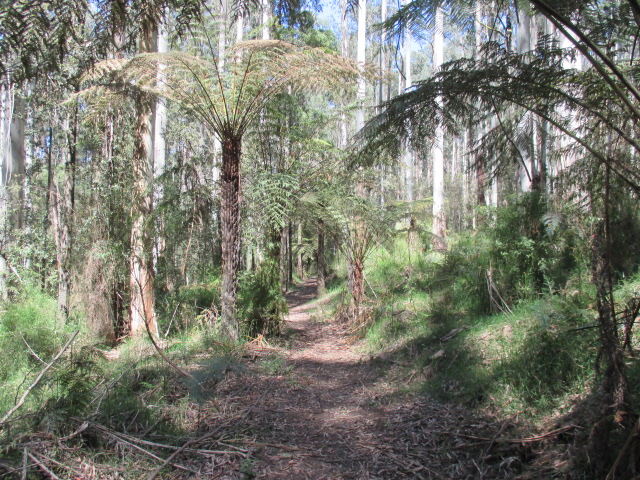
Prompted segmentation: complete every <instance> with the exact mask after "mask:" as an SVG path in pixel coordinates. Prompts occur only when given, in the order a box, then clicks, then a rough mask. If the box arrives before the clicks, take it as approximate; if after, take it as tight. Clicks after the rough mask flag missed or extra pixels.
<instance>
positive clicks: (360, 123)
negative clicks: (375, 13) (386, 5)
mask: <svg viewBox="0 0 640 480" xmlns="http://www.w3.org/2000/svg"><path fill="white" fill-rule="evenodd" d="M357 46H358V51H357V56H356V61H357V62H358V68H359V69H360V70H361V71H364V64H365V62H366V48H367V0H358V45H357ZM366 94H367V85H366V82H365V78H364V75H363V74H361V75H360V76H359V77H358V90H357V92H356V102H357V104H358V109H357V110H356V131H360V130H361V129H362V127H364V100H365V96H366Z"/></svg>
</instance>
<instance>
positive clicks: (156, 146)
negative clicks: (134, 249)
mask: <svg viewBox="0 0 640 480" xmlns="http://www.w3.org/2000/svg"><path fill="white" fill-rule="evenodd" d="M157 35H158V38H157V41H156V45H157V49H156V50H157V51H158V53H165V52H167V51H169V41H168V40H169V39H168V32H167V15H166V11H163V14H162V18H161V20H160V22H159V23H158V32H157ZM165 69H166V65H164V64H160V65H158V75H157V77H158V85H163V84H164V82H165V81H166V72H165ZM166 128H167V105H166V101H165V99H164V98H158V99H157V100H156V103H155V105H154V110H153V175H154V180H155V179H158V178H159V177H160V176H162V174H163V173H164V171H165V164H166V141H165V131H166ZM163 195H164V191H163V189H162V184H161V183H160V182H156V181H154V197H155V198H154V204H156V205H157V204H160V202H161V201H162V197H163ZM158 227H159V228H157V229H156V228H154V242H153V243H154V249H153V270H154V271H155V270H156V266H157V263H158V258H159V256H160V255H161V253H162V250H163V249H164V245H165V239H164V238H163V237H162V233H161V230H162V228H161V225H159V226H158Z"/></svg>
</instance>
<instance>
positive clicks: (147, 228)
mask: <svg viewBox="0 0 640 480" xmlns="http://www.w3.org/2000/svg"><path fill="white" fill-rule="evenodd" d="M136 114H137V117H138V121H137V125H136V132H135V151H134V159H133V176H134V183H133V195H132V197H133V198H132V200H133V201H132V208H131V215H132V225H131V253H130V257H129V267H130V280H129V282H130V288H131V304H130V309H129V318H130V332H131V335H134V336H137V335H141V334H144V333H145V332H146V331H147V327H148V328H149V331H150V332H151V333H152V334H153V335H155V336H156V337H157V336H158V327H157V324H156V315H155V299H154V293H153V265H152V255H151V253H152V250H153V223H152V214H153V193H152V185H153V141H152V138H153V137H152V125H153V123H152V100H151V98H150V97H149V96H148V95H146V94H143V93H139V94H138V96H137V99H136Z"/></svg>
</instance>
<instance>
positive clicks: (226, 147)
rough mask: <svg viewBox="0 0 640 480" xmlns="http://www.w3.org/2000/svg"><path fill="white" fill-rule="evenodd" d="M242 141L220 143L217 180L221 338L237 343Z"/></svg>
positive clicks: (238, 333) (234, 138) (227, 140)
mask: <svg viewBox="0 0 640 480" xmlns="http://www.w3.org/2000/svg"><path fill="white" fill-rule="evenodd" d="M241 152H242V138H241V137H233V136H229V137H227V138H225V139H224V140H223V141H222V175H221V178H220V227H221V230H222V302H221V303H222V314H221V330H222V332H221V333H222V335H224V336H226V337H228V338H230V339H231V340H237V339H238V338H239V335H240V325H239V322H238V319H237V317H236V301H237V298H238V268H239V267H240V157H241Z"/></svg>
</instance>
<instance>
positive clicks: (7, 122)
mask: <svg viewBox="0 0 640 480" xmlns="http://www.w3.org/2000/svg"><path fill="white" fill-rule="evenodd" d="M13 99H14V85H13V84H12V83H10V82H9V80H8V79H3V81H2V83H0V161H1V162H2V164H1V165H0V299H1V300H7V298H8V288H7V276H8V273H9V267H8V264H7V258H6V253H5V251H6V247H7V245H6V242H7V240H8V239H7V237H6V232H7V229H8V222H7V221H8V218H7V215H8V214H9V192H8V190H7V187H8V184H9V182H10V180H11V171H12V165H11V119H12V118H13Z"/></svg>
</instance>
